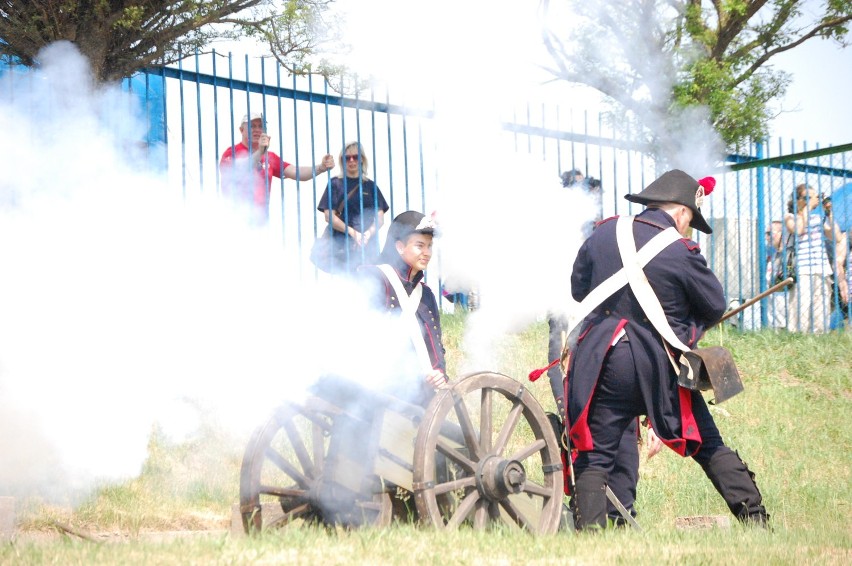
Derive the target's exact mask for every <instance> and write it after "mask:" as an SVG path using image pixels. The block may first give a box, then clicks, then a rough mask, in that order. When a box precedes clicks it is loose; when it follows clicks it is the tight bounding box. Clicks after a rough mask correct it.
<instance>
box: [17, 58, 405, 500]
mask: <svg viewBox="0 0 852 566" xmlns="http://www.w3.org/2000/svg"><path fill="white" fill-rule="evenodd" d="M40 62H41V66H40V68H39V69H38V70H37V71H32V72H29V73H26V74H25V75H17V74H15V73H9V74H7V75H6V76H5V77H4V78H3V81H4V83H3V85H2V88H3V92H14V93H16V96H15V97H8V98H7V97H3V98H0V128H2V129H3V131H5V132H8V133H9V134H10V135H7V136H4V137H3V138H2V139H0V154H2V155H3V156H4V167H3V173H2V180H0V185H2V191H3V195H4V198H3V199H2V201H0V269H2V270H3V275H2V277H0V313H2V316H0V429H2V431H3V432H2V434H0V454H2V455H3V465H2V466H0V493H3V494H21V495H26V494H38V495H41V496H45V497H51V498H57V499H61V498H65V497H68V496H72V497H76V496H79V495H81V494H85V492H86V490H87V489H89V488H91V486H93V485H96V484H98V483H99V482H103V481H111V480H116V479H122V478H127V477H133V476H135V475H136V474H138V473H139V471H140V469H141V465H142V463H143V462H144V459H145V457H146V449H147V442H148V440H149V436H150V434H151V431H152V427H153V426H154V425H155V424H156V425H157V426H159V427H162V429H163V430H164V432H165V433H166V434H168V435H172V436H173V437H175V436H176V435H178V436H179V435H188V434H192V433H193V431H195V430H196V427H197V426H198V425H199V424H200V421H201V419H202V418H208V416H209V415H212V416H213V417H212V418H215V419H216V421H217V422H219V423H221V424H222V425H223V426H225V427H227V428H228V429H229V430H231V431H233V432H234V433H235V434H242V435H243V436H244V437H245V438H247V435H248V431H249V430H250V429H251V428H253V427H254V426H256V425H258V424H260V422H261V420H262V419H264V418H266V416H267V414H268V411H269V410H270V409H271V408H272V407H273V406H274V405H276V404H278V403H280V402H281V401H284V400H286V399H297V398H298V397H299V396H300V395H301V394H302V392H303V391H304V389H305V388H306V387H307V386H308V385H310V384H311V383H312V382H313V380H314V379H315V378H316V377H317V376H318V375H319V374H321V373H336V374H339V375H346V376H348V377H351V378H353V379H357V380H359V381H360V382H362V383H364V384H366V385H370V384H371V383H374V384H379V383H381V382H382V381H383V380H386V379H391V378H395V377H398V375H395V374H394V372H396V373H397V374H398V367H396V366H394V365H393V361H394V360H391V359H390V357H382V358H381V359H382V360H384V359H386V358H387V360H386V363H385V364H384V365H383V364H382V363H379V362H380V361H381V360H378V359H377V358H378V357H379V356H377V355H375V354H372V355H370V352H375V351H376V346H375V345H376V344H383V343H385V344H386V343H388V340H390V338H389V337H388V334H387V331H386V330H383V329H384V328H385V327H384V326H383V320H382V318H381V317H377V316H376V315H375V314H371V313H369V312H368V311H367V309H366V306H365V305H363V304H362V303H361V302H359V301H358V300H357V298H358V297H360V296H362V294H361V293H360V292H359V291H358V290H357V289H354V288H353V287H351V285H349V284H346V283H343V282H333V283H327V284H325V285H315V284H307V283H302V282H300V278H299V265H300V264H299V260H298V259H297V258H296V257H293V255H294V254H291V253H289V251H288V250H285V249H282V247H281V244H280V240H278V239H277V238H275V237H274V236H273V235H272V234H271V233H270V232H269V231H267V230H265V229H258V228H250V227H248V226H246V224H244V223H243V221H242V219H241V218H240V216H239V215H236V214H234V213H232V211H231V210H228V209H227V208H225V207H224V206H223V204H222V202H221V201H219V200H217V199H216V198H215V197H206V198H205V197H203V196H202V197H198V198H194V199H192V201H191V202H190V201H184V200H183V199H182V197H181V195H182V191H181V190H180V187H174V186H168V184H167V182H166V180H165V179H163V178H161V177H159V176H156V175H154V174H146V173H144V172H141V169H142V168H141V167H140V166H139V164H138V163H137V162H136V161H135V155H134V152H133V148H135V147H137V146H136V144H137V142H138V140H140V139H143V132H144V129H143V128H142V125H141V124H139V123H138V122H136V121H134V118H133V116H134V115H135V111H134V108H133V104H132V99H131V97H130V96H129V95H125V94H122V93H121V91H120V90H119V89H118V88H117V87H113V86H104V87H97V88H94V87H92V86H91V85H92V84H93V83H92V82H91V81H90V80H89V77H90V75H89V70H88V67H87V66H86V64H85V60H84V59H83V58H82V57H81V56H80V54H79V53H78V52H77V50H76V49H75V48H74V47H73V46H72V45H71V44H68V43H61V44H54V45H52V46H50V47H48V48H46V49H45V50H44V51H43V52H42V53H41V54H40ZM9 81H15V84H14V85H10V84H8V82H9ZM13 87H14V88H13ZM204 194H206V195H214V194H215V191H214V190H209V191H206V192H205V193H204ZM306 279H307V278H306ZM373 327H375V328H373ZM329 328H334V329H337V330H338V331H339V333H335V334H332V333H331V332H330V331H329ZM382 332H385V334H382ZM342 335H345V336H344V337H345V340H341V339H340V338H341V336H342ZM374 340H375V341H374ZM383 341H384V342H383ZM371 348H372V349H371ZM365 353H366V355H365ZM396 361H397V362H398V360H396ZM389 376H390V377H389ZM208 414H209V415H208ZM178 439H179V440H180V439H181V438H178ZM239 448H240V449H241V448H242V447H239ZM222 449H223V450H226V449H227V447H225V446H223V447H222Z"/></svg>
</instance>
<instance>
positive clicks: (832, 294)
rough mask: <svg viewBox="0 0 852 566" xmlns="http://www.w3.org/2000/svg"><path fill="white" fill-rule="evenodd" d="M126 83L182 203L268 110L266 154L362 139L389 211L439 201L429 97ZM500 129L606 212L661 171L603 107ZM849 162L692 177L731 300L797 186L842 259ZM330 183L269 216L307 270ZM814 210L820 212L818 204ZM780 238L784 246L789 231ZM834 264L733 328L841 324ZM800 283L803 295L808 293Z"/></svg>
mask: <svg viewBox="0 0 852 566" xmlns="http://www.w3.org/2000/svg"><path fill="white" fill-rule="evenodd" d="M0 72H2V70H0ZM125 84H126V86H127V88H129V89H131V90H133V91H134V92H136V93H137V94H138V97H139V99H140V100H141V102H142V104H141V108H143V109H144V111H145V113H146V115H147V120H148V128H147V136H146V138H145V139H144V140H143V141H144V145H145V149H146V151H145V153H144V158H145V159H147V160H148V165H149V166H151V167H154V168H158V169H162V170H164V171H165V172H166V173H167V174H168V175H169V177H170V178H171V179H172V180H173V181H174V182H175V183H176V184H177V185H179V186H180V187H182V188H183V192H184V195H185V197H186V198H187V199H192V198H195V197H196V196H198V195H203V194H209V193H215V192H218V191H219V190H220V188H219V187H220V171H219V168H218V161H219V158H220V156H221V155H222V153H223V152H224V151H225V149H227V148H228V147H231V146H233V145H234V144H236V143H237V142H238V141H239V133H238V127H239V122H240V121H241V118H242V116H243V115H244V114H247V113H250V112H255V111H262V112H263V113H264V115H265V117H266V120H267V124H268V130H269V133H270V135H271V136H272V139H273V142H272V145H271V147H270V149H271V150H273V151H275V152H276V153H278V154H279V155H281V157H282V159H283V160H285V161H288V162H290V163H293V164H294V165H296V166H303V165H309V166H314V165H317V160H318V158H319V156H322V155H323V154H326V153H331V154H333V155H335V156H336V155H337V154H338V152H339V151H340V150H341V148H342V147H343V146H344V144H345V143H346V142H348V141H351V140H358V141H360V142H361V143H362V144H363V145H364V146H365V148H366V149H367V152H368V155H369V156H370V169H371V170H370V171H369V176H370V177H371V178H373V179H374V180H375V181H376V183H377V185H378V186H379V187H380V188H381V190H382V191H383V193H384V194H385V195H386V197H387V199H388V202H389V204H390V211H389V214H390V215H391V217H393V215H395V214H398V213H399V212H402V211H403V210H406V209H418V210H421V211H424V212H430V211H431V210H433V209H434V208H435V206H436V202H437V198H436V197H437V194H438V191H439V190H440V188H441V176H440V175H439V171H438V168H437V165H436V164H437V162H438V159H437V157H436V154H437V152H438V150H439V148H438V144H439V141H438V140H439V135H438V134H437V132H436V131H435V130H436V126H435V124H434V121H435V120H434V117H435V113H434V110H433V107H432V104H431V102H430V101H423V100H417V101H407V102H399V101H396V100H395V101H394V102H393V103H392V102H391V100H392V98H393V97H392V94H391V93H387V92H385V93H381V94H379V93H376V92H371V94H370V95H369V97H367V98H364V97H362V96H359V95H343V94H340V93H339V92H336V91H334V90H332V89H330V88H329V85H328V84H327V83H325V81H322V80H317V79H314V78H311V77H286V76H284V75H283V74H282V69H281V68H280V67H279V66H278V65H277V64H275V63H274V62H273V61H272V60H269V59H249V58H248V57H245V58H235V57H233V56H232V55H221V54H218V53H215V52H213V53H211V54H207V55H204V56H201V55H195V56H193V57H190V58H187V59H185V60H184V61H182V62H180V63H179V64H178V65H177V67H166V68H157V69H152V70H150V71H148V72H146V73H141V74H139V75H137V76H135V77H133V78H132V79H129V80H128V81H126V83H125ZM343 86H344V87H345V86H346V85H343ZM342 90H343V91H344V92H345V91H346V89H345V88H344V89H342ZM0 96H6V94H2V95H0ZM10 96H11V94H10ZM519 117H523V118H522V119H519ZM502 131H503V135H505V136H506V137H507V139H509V140H511V142H512V143H513V145H514V148H515V151H517V152H518V154H524V155H526V156H532V158H533V159H537V160H540V161H541V163H542V168H546V169H549V170H552V172H553V183H554V185H556V184H558V183H559V175H560V173H561V172H563V171H565V170H568V169H580V170H581V171H583V172H584V173H585V174H586V176H588V177H594V178H597V179H600V180H601V183H602V196H603V198H602V200H601V215H602V216H603V217H608V216H611V215H615V214H631V213H636V212H638V210H639V207H637V206H636V205H632V204H631V203H628V202H627V201H625V200H624V199H623V196H624V195H625V194H627V193H633V192H638V191H640V190H641V189H642V188H643V187H644V186H646V185H647V184H648V183H649V182H650V181H651V180H652V179H653V178H655V177H656V173H657V172H656V170H655V163H654V162H653V161H652V160H651V159H649V158H648V157H647V156H646V155H645V154H643V153H642V152H641V151H640V150H639V149H638V148H637V147H636V146H635V144H633V143H632V142H630V140H629V139H627V138H629V136H625V135H624V134H623V133H621V134H617V133H616V132H615V131H613V130H612V129H611V128H608V127H607V126H606V125H605V124H604V121H603V118H602V117H601V116H600V115H597V114H590V113H588V112H574V111H572V110H566V109H565V108H564V107H551V106H548V105H545V104H542V105H540V106H534V105H533V104H532V103H530V104H526V105H525V106H523V107H520V108H510V109H507V118H506V119H505V120H504V121H503V124H502ZM475 151H481V148H475ZM850 158H852V144H845V145H843V146H839V147H834V148H820V147H818V146H817V147H815V148H809V147H808V145H807V144H797V143H796V142H788V144H787V145H785V144H783V143H782V142H781V141H780V140H779V141H778V142H777V144H776V143H772V144H770V143H764V144H755V145H754V146H753V147H752V148H751V151H750V155H731V156H728V158H727V161H726V163H724V164H721V165H720V167H719V169H718V170H717V171H715V172H713V171H707V172H696V173H695V175H696V176H703V175H705V174H714V175H715V176H716V177H717V180H718V185H717V194H715V195H714V196H713V197H712V198H710V199H708V203H707V204H706V206H705V208H704V214H705V216H706V217H707V218H708V220H709V222H710V223H711V225H712V226H713V228H714V234H713V235H712V236H711V237H706V236H704V235H703V234H700V233H696V234H695V237H696V239H697V240H698V242H699V243H700V244H701V246H702V249H703V250H704V253H705V255H706V256H707V258H708V261H709V263H710V265H711V267H712V269H713V270H714V272H715V273H716V274H717V275H718V276H719V278H720V280H721V281H722V283H723V286H724V288H725V292H726V294H727V295H728V297H729V299H730V300H731V301H732V303H735V302H738V301H742V300H745V299H747V298H749V297H751V296H754V295H756V294H757V293H759V292H760V291H761V290H763V289H765V288H766V287H767V286H768V285H769V284H771V279H772V277H771V274H770V273H769V269H770V264H771V259H772V257H773V256H774V255H776V254H778V253H781V251H778V250H773V248H772V246H771V241H770V240H768V239H767V236H766V235H767V233H768V232H769V231H770V228H771V227H772V226H773V222H781V223H782V225H783V223H784V220H785V215H787V214H788V211H787V208H788V204H789V203H790V199H791V196H792V195H793V193H794V191H795V188H796V186H797V185H799V184H803V183H804V184H806V185H809V186H811V187H813V188H814V189H815V190H816V191H817V193H818V196H819V198H820V199H822V197H824V196H831V195H835V194H836V195H838V197H842V198H837V199H835V202H834V214H835V217H836V219H837V221H838V227H839V228H840V229H841V230H840V232H837V233H836V235H835V236H832V238H831V239H827V240H826V241H825V242H823V243H824V245H825V247H826V249H827V250H829V251H830V252H832V253H834V254H837V255H838V256H841V255H843V254H846V251H847V250H848V242H849V240H850V239H852V238H850V237H849V236H850V235H849V230H850V228H852V226H850V225H849V224H850V222H849V221H848V220H847V219H849V218H852V189H849V190H846V189H845V187H847V186H849V185H850V181H852V171H850V164H849V161H848V160H849V159H850ZM328 180H329V176H328V175H322V176H318V177H317V178H315V179H313V180H310V181H292V180H283V179H282V180H278V179H276V180H275V184H274V185H273V187H272V189H273V190H272V197H271V200H270V207H271V210H272V213H271V214H270V224H271V225H273V227H274V228H275V229H278V230H280V234H281V238H282V240H283V242H284V243H285V245H287V246H294V247H295V248H296V249H298V250H300V254H301V256H302V265H303V266H307V265H309V264H308V263H307V255H308V251H309V249H310V246H311V245H312V243H313V241H314V240H315V238H316V237H317V236H318V235H319V234H320V233H321V232H322V230H323V229H324V227H325V222H324V219H323V218H322V216H321V215H320V214H319V213H318V212H317V210H316V206H317V202H318V200H319V197H320V195H321V194H322V192H323V191H324V190H325V187H326V184H327V183H328ZM848 193H849V194H850V196H847V194H848ZM792 207H793V213H796V212H798V208H797V207H798V203H797V201H795V200H793V202H792ZM817 213H818V214H820V215H821V217H825V214H824V213H823V212H822V208H821V207H820V208H819V209H818V211H817ZM782 232H783V230H782ZM840 233H845V234H846V237H845V238H844V239H842V241H838V240H837V235H839V234H840ZM782 239H783V240H785V241H786V235H785V234H782ZM800 239H801V237H800V236H798V235H795V236H794V237H793V238H792V240H791V241H792V242H793V244H794V245H795V244H796V243H797V242H799V241H800ZM846 255H848V254H846ZM847 263H848V262H847ZM835 267H837V268H838V269H837V271H838V272H837V273H833V271H834V269H828V270H825V269H823V271H821V272H820V273H818V274H816V275H815V276H814V277H815V279H814V281H811V282H808V285H807V286H806V285H804V284H803V283H800V284H799V285H798V286H797V287H798V289H799V291H800V292H799V293H795V292H794V293H793V294H792V295H791V294H790V293H780V294H777V295H776V296H774V297H772V298H770V299H767V300H764V301H762V302H761V303H760V304H759V305H757V306H756V307H754V308H752V309H749V310H748V311H746V312H745V313H744V314H743V315H741V316H740V317H739V320H738V321H737V322H738V324H740V325H741V326H742V327H744V328H761V327H787V326H788V323H789V327H790V329H792V330H799V331H804V332H819V331H822V330H823V327H828V326H830V325H831V324H832V323H833V324H835V325H837V324H838V323H839V319H840V318H841V316H840V315H841V314H843V313H844V311H843V309H842V304H843V299H844V298H845V297H843V296H841V294H842V292H843V289H842V285H840V279H841V278H842V277H841V273H840V271H839V267H842V266H835ZM305 271H306V273H313V271H312V270H311V269H306V270H305ZM430 275H431V274H430ZM815 285H817V286H819V285H824V286H828V287H829V288H828V290H827V291H826V292H824V293H822V292H821V291H819V289H818V290H817V291H813V290H812V289H813V287H814V286H815ZM804 288H807V289H808V299H809V300H808V301H803V300H802V294H803V293H802V292H801V291H802V289H804ZM788 299H794V300H795V301H791V300H788ZM810 299H813V300H810ZM797 305H798V308H797ZM848 309H849V307H848V306H847V307H846V311H845V312H846V314H847V315H848ZM799 311H802V312H799ZM805 311H807V313H806V312H805ZM806 314H808V315H809V316H805V315H806Z"/></svg>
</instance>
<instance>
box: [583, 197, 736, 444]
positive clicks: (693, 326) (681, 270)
mask: <svg viewBox="0 0 852 566" xmlns="http://www.w3.org/2000/svg"><path fill="white" fill-rule="evenodd" d="M670 226H675V223H674V220H673V219H672V218H671V216H669V215H668V214H667V213H666V212H664V211H662V210H659V209H647V210H645V211H644V212H642V213H641V214H639V215H638V216H637V218H636V222H634V225H633V234H634V238H635V240H636V245H637V248H639V249H641V248H642V246H644V245H645V244H646V243H647V242H648V241H649V240H650V239H651V238H653V237H654V236H656V235H657V234H659V233H660V232H661V231H662V230H664V229H665V228H668V227H670ZM615 227H616V221H615V219H614V218H612V219H607V220H604V221H602V222H601V223H600V224H599V225H598V227H597V228H596V230H595V231H594V232H593V233H592V235H591V236H590V237H589V239H587V240H586V242H585V243H584V244H583V246H582V247H581V248H580V251H579V253H578V255H577V259H576V261H575V262H574V270H573V273H572V275H571V292H572V295H573V296H574V299H575V300H577V301H582V300H583V299H584V298H585V297H586V295H588V294H589V292H590V291H591V290H592V289H594V288H595V287H597V286H598V285H600V284H601V283H602V282H603V281H604V280H606V279H607V278H608V277H609V276H610V275H612V274H613V273H615V272H616V271H618V270H619V269H621V267H622V264H621V259H620V254H619V251H618V245H617V243H616V233H615ZM644 271H645V274H646V276H647V277H648V280H649V282H650V284H651V287H652V288H653V289H654V292H655V293H656V295H657V297H658V298H659V300H660V303H661V304H662V307H663V311H664V312H665V314H666V318H667V319H668V322H669V324H670V325H671V327H672V329H673V330H674V332H675V334H676V335H677V336H678V338H680V340H681V341H682V342H683V343H685V344H686V345H688V346H690V347H694V346H695V344H696V342H697V340H698V339H699V338H700V336H701V334H702V333H703V331H704V329H705V328H706V327H707V326H709V325H711V324H713V323H715V322H716V321H718V320H719V318H720V317H721V315H722V314H723V313H724V311H725V298H724V294H723V292H722V286H721V284H720V283H719V280H718V279H717V278H716V276H715V275H714V274H713V273H712V272H711V271H710V269H709V268H708V267H707V262H706V260H705V259H704V257H703V256H702V255H701V251H700V249H699V248H698V244H696V243H695V242H693V241H691V240H689V239H686V238H684V239H681V240H679V241H676V242H674V243H672V244H670V245H669V246H668V247H667V248H665V249H664V250H663V251H662V252H660V254H659V255H657V256H656V257H655V258H654V259H652V260H651V261H650V262H649V263H648V264H647V265H646V266H645V268H644ZM622 329H624V330H625V332H626V341H627V342H628V343H629V351H630V352H631V353H632V364H627V363H624V362H623V360H624V359H625V358H624V357H623V356H622V355H619V356H613V363H615V364H623V365H624V367H625V371H629V372H635V375H636V379H637V381H638V388H639V391H640V392H641V400H640V401H642V402H643V403H644V409H645V414H647V415H648V416H649V418H650V420H651V424H652V425H653V427H654V430H655V431H656V433H657V435H658V436H659V437H660V439H661V440H663V442H664V443H666V445H668V446H669V447H670V448H672V449H673V450H675V451H676V452H678V453H679V454H681V455H684V456H687V455H693V454H695V452H696V451H697V450H698V449H699V447H700V446H701V441H702V439H701V434H699V426H697V425H696V419H695V416H694V415H693V405H694V404H696V403H700V404H701V411H700V413H701V421H702V423H703V422H709V426H712V427H713V431H714V434H717V433H718V431H716V430H715V425H713V424H712V418H710V417H709V413H707V410H706V406H704V400H703V398H702V397H701V395H700V394H699V393H698V392H692V391H689V390H687V389H684V388H681V387H679V386H678V385H677V375H676V374H675V372H674V369H673V367H672V365H671V362H670V361H669V358H668V356H667V355H666V351H665V349H664V348H665V347H666V346H664V345H663V342H662V338H661V337H660V335H659V334H658V333H657V331H656V330H655V329H654V328H653V326H652V325H651V323H650V322H648V320H647V319H646V317H645V314H644V312H643V311H642V308H641V307H640V306H639V303H638V302H637V301H636V298H635V296H634V295H633V293H632V291H631V290H630V288H629V286H625V287H623V288H621V289H620V290H618V291H616V292H615V294H613V295H612V296H611V297H610V298H609V299H607V300H606V301H604V303H603V304H601V305H599V306H598V307H597V309H595V311H594V312H592V313H591V314H590V315H589V316H587V317H586V319H585V320H584V321H583V322H582V324H581V328H580V331H579V339H578V342H577V345H576V347H574V348H573V349H572V353H571V361H570V368H569V372H570V373H569V375H570V376H571V379H570V381H569V391H568V407H567V411H568V415H567V416H568V422H569V423H570V424H571V428H570V437H571V441H572V443H573V445H574V447H575V448H577V449H578V450H580V451H590V450H592V449H593V448H594V445H595V439H594V438H592V434H591V431H590V429H589V424H588V417H589V408H590V405H591V403H592V399H593V394H594V392H595V387H596V385H597V383H598V379H599V377H600V376H601V374H602V372H603V371H604V369H607V371H610V372H614V373H615V374H617V373H618V371H619V368H617V367H611V364H610V366H607V364H609V363H610V362H609V360H608V358H607V354H608V353H609V352H610V350H612V349H613V348H612V343H613V339H614V338H615V337H616V336H617V335H618V334H619V332H620V331H621V330H622ZM624 340H625V338H622V341H624ZM675 354H676V359H677V352H675ZM628 355H629V354H628ZM619 360H622V361H619ZM640 404H641V403H640ZM705 413H706V418H704V414H705ZM637 414H641V411H639V412H638V413H637ZM718 442H719V444H721V438H719V439H718Z"/></svg>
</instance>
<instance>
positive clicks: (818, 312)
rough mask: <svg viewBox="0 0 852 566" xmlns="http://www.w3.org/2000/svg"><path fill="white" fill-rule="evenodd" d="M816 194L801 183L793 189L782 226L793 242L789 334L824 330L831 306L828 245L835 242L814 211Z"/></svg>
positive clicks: (816, 211)
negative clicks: (794, 255)
mask: <svg viewBox="0 0 852 566" xmlns="http://www.w3.org/2000/svg"><path fill="white" fill-rule="evenodd" d="M819 205H820V200H819V195H818V194H817V191H816V190H815V189H814V188H813V187H810V186H808V185H806V184H804V183H802V184H801V185H798V186H797V187H796V201H795V203H793V202H792V201H790V203H789V205H788V207H789V208H788V213H787V214H786V215H785V217H784V225H785V228H786V229H787V232H788V233H789V234H792V235H793V238H794V242H795V254H796V259H795V263H794V265H795V277H796V284H795V285H794V286H793V287H792V288H791V289H790V291H789V302H788V304H789V307H790V308H789V312H788V313H787V329H788V330H790V331H791V332H798V331H802V332H806V331H813V332H814V333H815V334H822V333H823V332H825V331H826V330H828V323H829V311H830V306H831V296H830V292H829V291H830V289H831V275H832V268H831V264H830V262H829V256H828V252H827V247H826V246H828V245H831V246H834V242H836V237H835V231H834V227H832V225H831V224H830V223H829V222H825V221H824V219H823V217H822V214H820V212H819V211H818V210H817V208H818V207H819Z"/></svg>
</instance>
